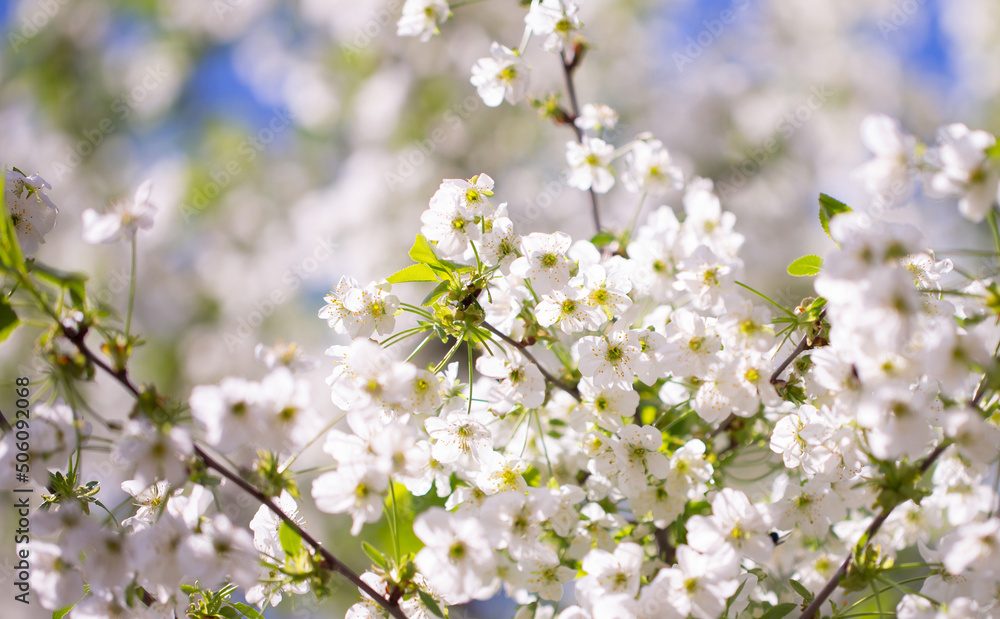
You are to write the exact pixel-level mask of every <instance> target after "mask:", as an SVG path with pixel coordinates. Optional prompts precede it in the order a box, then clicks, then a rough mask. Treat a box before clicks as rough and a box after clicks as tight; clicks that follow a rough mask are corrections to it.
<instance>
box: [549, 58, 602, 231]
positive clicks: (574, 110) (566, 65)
mask: <svg viewBox="0 0 1000 619" xmlns="http://www.w3.org/2000/svg"><path fill="white" fill-rule="evenodd" d="M559 57H560V59H561V60H562V65H563V75H564V76H565V77H566V94H567V96H568V97H569V105H570V118H569V125H570V126H571V127H573V131H574V133H576V141H577V142H579V143H580V144H583V129H581V128H579V127H577V126H576V119H577V118H579V117H580V104H579V103H578V102H577V98H576V86H574V85H573V72H574V71H576V68H577V66H579V62H580V59H581V58H582V57H583V49H582V48H578V49H576V50H575V51H574V53H573V60H568V59H567V58H566V50H562V51H561V52H559ZM589 193H590V214H591V217H593V219H594V227H595V228H596V229H597V230H596V231H597V232H600V231H601V229H602V228H601V216H600V210H599V209H598V206H597V192H596V191H594V188H593V187H591V188H590V190H589Z"/></svg>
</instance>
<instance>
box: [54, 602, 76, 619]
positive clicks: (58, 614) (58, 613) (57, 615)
mask: <svg viewBox="0 0 1000 619" xmlns="http://www.w3.org/2000/svg"><path fill="white" fill-rule="evenodd" d="M73 606H75V605H70V606H67V607H66V608H60V609H59V610H54V611H52V619H62V618H63V617H65V616H66V613H68V612H69V611H71V610H73Z"/></svg>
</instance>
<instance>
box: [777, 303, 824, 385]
mask: <svg viewBox="0 0 1000 619" xmlns="http://www.w3.org/2000/svg"><path fill="white" fill-rule="evenodd" d="M825 315H826V310H825V309H824V310H823V311H822V312H820V313H819V317H818V318H817V319H816V322H815V323H813V325H817V324H819V325H821V324H823V317H824V316H825ZM812 347H813V344H812V343H810V342H809V334H808V333H806V334H805V335H803V336H802V339H801V340H799V344H798V346H796V347H795V350H793V351H792V352H791V354H789V355H788V358H786V359H785V360H784V361H782V362H781V364H780V365H779V366H778V367H777V369H775V370H774V373H773V374H771V384H772V385H773V384H774V383H775V382H777V380H778V377H779V376H781V373H782V372H784V371H785V368H787V367H788V366H789V365H791V364H792V361H795V359H797V358H798V356H799V355H801V354H802V353H804V352H805V351H807V350H809V349H810V348H812Z"/></svg>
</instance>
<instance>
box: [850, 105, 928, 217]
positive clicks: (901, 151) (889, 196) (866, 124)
mask: <svg viewBox="0 0 1000 619" xmlns="http://www.w3.org/2000/svg"><path fill="white" fill-rule="evenodd" d="M861 141H862V142H864V144H865V146H867V147H868V150H870V151H871V152H872V153H873V154H874V155H875V158H874V159H872V160H871V161H869V162H868V163H866V164H864V165H863V166H861V167H859V168H858V169H857V170H855V171H854V178H855V179H856V180H858V181H860V182H861V183H862V184H863V185H864V186H865V190H866V191H867V192H868V193H869V194H871V195H872V197H873V198H874V200H875V204H876V206H879V207H881V208H888V207H891V206H895V205H897V204H900V203H902V202H905V201H906V200H908V199H909V198H910V197H911V196H912V195H913V187H914V184H913V178H912V176H911V169H912V168H913V166H914V157H915V155H916V147H917V141H916V139H915V138H914V137H913V136H912V135H909V134H907V133H904V132H903V130H902V128H901V127H900V124H899V121H898V120H896V119H894V118H890V117H888V116H886V115H884V114H872V115H869V116H866V117H865V119H864V120H862V121H861Z"/></svg>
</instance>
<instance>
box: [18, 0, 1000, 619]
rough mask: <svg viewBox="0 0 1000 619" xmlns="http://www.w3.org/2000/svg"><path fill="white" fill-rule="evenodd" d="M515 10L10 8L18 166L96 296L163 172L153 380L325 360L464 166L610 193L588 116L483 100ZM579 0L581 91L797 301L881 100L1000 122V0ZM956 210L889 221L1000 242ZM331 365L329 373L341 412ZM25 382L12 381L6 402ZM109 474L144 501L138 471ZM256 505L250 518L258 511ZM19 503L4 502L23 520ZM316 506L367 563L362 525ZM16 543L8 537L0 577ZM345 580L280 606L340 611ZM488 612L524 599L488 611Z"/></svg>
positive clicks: (754, 270)
mask: <svg viewBox="0 0 1000 619" xmlns="http://www.w3.org/2000/svg"><path fill="white" fill-rule="evenodd" d="M516 4H517V3H515V2H514V1H513V0H484V1H481V2H476V3H472V4H469V5H467V6H462V7H458V8H455V10H454V17H453V18H452V19H451V20H449V21H448V22H447V23H445V24H444V25H443V27H442V35H441V36H439V37H435V38H433V39H432V40H431V41H430V42H428V43H421V42H419V41H418V40H415V39H411V38H398V37H397V36H396V34H395V22H396V20H397V19H398V17H399V14H400V9H401V6H402V0H384V1H368V2H363V1H357V0H298V1H291V0H289V1H279V0H132V1H125V0H119V1H115V0H23V1H16V0H3V1H0V32H2V33H3V40H2V41H0V45H2V48H0V162H2V163H3V164H4V165H5V166H6V167H10V166H17V167H18V168H19V169H21V170H23V171H24V172H25V173H26V174H31V173H33V172H38V173H40V174H41V175H42V176H43V177H44V178H45V179H46V180H48V181H49V182H50V183H51V184H52V187H53V188H52V190H51V191H50V192H49V193H50V196H51V197H52V199H53V200H54V202H55V203H56V204H57V205H58V206H59V207H60V215H59V220H58V224H57V227H56V230H55V231H54V232H53V233H52V234H50V235H49V237H48V240H47V242H46V244H45V245H44V246H43V247H42V249H41V251H40V252H39V253H38V259H39V260H41V261H43V262H46V263H49V264H53V265H56V266H59V267H62V268H71V269H78V270H84V271H88V272H89V273H90V274H91V279H90V281H89V286H90V289H91V290H93V291H94V292H95V293H96V294H97V295H98V297H99V298H100V299H101V300H103V301H106V302H109V303H111V304H113V305H115V306H117V307H119V308H122V311H123V310H124V305H125V298H126V294H127V282H128V253H127V247H126V246H124V245H108V246H97V247H95V246H88V245H84V244H83V243H82V241H81V240H80V233H81V219H80V215H81V213H82V212H83V211H84V210H85V209H87V208H96V209H98V210H100V209H102V208H104V207H105V206H106V205H108V204H109V203H110V202H112V201H114V200H116V199H122V198H128V197H130V196H131V194H132V193H133V192H134V191H135V188H136V187H137V186H138V185H139V184H140V183H141V182H142V181H143V180H145V179H147V178H152V179H153V181H154V193H153V196H154V198H153V202H154V203H155V204H156V205H157V206H158V208H159V212H158V215H157V219H156V224H155V226H154V228H153V229H152V230H151V231H150V232H148V233H143V234H140V236H139V268H138V290H139V293H138V304H137V308H136V314H135V319H134V325H135V329H136V330H137V331H139V332H141V333H143V334H144V335H145V337H146V340H147V343H146V344H145V345H144V346H143V347H142V348H140V349H139V351H138V352H137V354H136V358H135V360H134V361H135V363H134V366H135V367H134V369H133V374H134V376H135V377H136V378H137V380H139V381H140V382H146V381H153V380H155V382H156V383H157V384H158V386H159V387H160V390H161V391H162V392H165V393H170V394H173V395H174V396H176V397H178V398H184V397H186V394H187V393H188V392H189V391H190V389H191V387H192V386H194V385H197V384H202V383H207V382H214V381H217V380H218V379H220V378H222V377H224V376H227V375H231V374H240V375H245V376H249V377H251V378H259V377H261V376H262V375H263V374H264V372H265V370H264V368H262V367H260V366H259V365H257V364H256V362H255V361H254V358H253V348H254V346H255V345H256V344H257V343H258V342H263V343H266V344H271V343H274V342H275V341H277V340H284V341H295V342H298V343H300V344H301V345H302V346H303V348H304V349H305V351H306V352H307V353H308V354H310V355H313V356H315V357H318V358H322V357H323V351H324V350H325V349H326V348H327V347H328V346H330V345H331V344H335V343H341V342H340V340H339V339H338V336H336V335H335V334H334V333H333V332H332V331H331V330H329V329H328V328H327V326H326V324H325V322H324V321H321V320H318V319H317V318H316V312H317V310H318V309H319V308H320V307H321V306H322V304H323V302H322V297H323V295H324V294H325V293H326V292H327V291H328V290H329V289H330V288H331V287H332V286H333V285H334V284H335V283H336V282H337V280H338V279H339V278H340V277H341V276H342V275H345V274H348V275H352V276H354V277H356V278H357V279H358V280H359V281H362V282H366V281H371V280H374V279H380V278H382V277H385V276H387V275H388V274H390V273H391V272H393V271H394V270H396V269H398V268H400V267H402V266H405V264H406V263H407V259H406V249H407V248H408V247H409V244H410V243H411V241H412V238H413V236H414V234H415V233H416V232H417V231H418V229H419V225H420V224H419V217H420V213H421V212H422V211H423V210H424V209H425V208H426V204H427V200H428V198H429V197H430V195H431V194H432V193H433V191H434V189H435V188H436V187H437V185H438V184H439V183H440V181H441V179H442V178H454V177H463V178H467V177H469V176H472V175H474V174H477V173H479V172H487V173H489V174H490V175H491V176H493V178H494V179H496V181H497V197H498V198H499V199H500V200H504V201H507V202H508V204H509V210H510V212H511V214H512V217H513V219H514V220H515V222H516V224H517V225H518V226H519V229H520V231H521V232H529V231H544V232H551V231H553V230H556V229H561V230H565V231H567V232H569V233H571V234H572V235H574V237H576V236H588V235H590V234H592V233H593V230H592V223H591V221H590V218H589V214H588V208H589V207H588V201H587V197H586V195H585V194H583V193H581V192H578V191H575V190H573V189H570V188H568V187H565V186H564V185H563V184H562V183H561V181H560V180H559V178H560V172H561V170H562V169H563V167H564V158H563V157H564V155H563V150H564V143H565V141H566V140H568V139H571V138H572V133H571V132H570V131H569V130H568V129H567V128H565V127H557V126H551V125H549V124H546V123H545V122H543V121H542V120H540V119H539V118H538V117H537V115H536V114H535V113H534V112H533V111H532V110H531V109H530V108H528V107H527V106H524V105H522V106H519V107H516V108H514V107H511V106H509V105H506V104H505V105H504V106H503V107H501V108H498V109H489V108H486V107H485V106H483V105H482V103H481V101H480V100H479V98H478V97H477V96H476V94H475V90H474V89H473V87H472V86H471V85H470V84H469V75H470V68H471V66H472V65H473V63H474V62H475V61H476V60H477V59H478V58H480V57H482V56H487V55H488V49H489V45H490V43H491V41H493V40H498V41H500V42H502V43H505V44H507V45H509V46H511V47H514V46H516V45H517V43H518V42H519V41H520V39H521V35H522V31H523V21H522V18H523V14H524V9H523V8H520V9H519V8H518V7H517V6H516ZM580 4H581V5H582V6H581V14H580V15H581V18H582V21H583V22H584V24H585V30H584V31H585V33H586V35H587V36H588V37H589V38H590V40H591V42H592V43H593V50H592V51H591V52H590V53H589V54H588V55H587V56H586V58H585V60H584V62H583V63H582V65H581V68H580V70H579V72H578V73H577V80H578V82H577V84H578V86H577V87H578V92H579V95H580V99H581V102H595V103H607V104H609V105H611V106H613V107H614V108H616V109H617V110H618V112H619V113H620V116H621V120H620V126H619V129H618V130H617V132H616V140H615V141H616V143H617V144H618V145H621V144H624V143H625V142H626V141H628V140H629V139H631V138H632V137H634V136H635V135H636V134H638V133H640V132H643V131H651V132H653V133H654V134H655V135H656V136H657V137H658V138H659V139H661V140H662V141H663V142H664V143H665V144H666V146H667V147H668V148H669V149H670V150H671V152H672V153H673V154H674V155H675V157H677V158H678V159H679V161H681V163H682V166H683V168H684V170H685V172H686V173H687V175H688V176H694V175H701V176H708V177H711V178H714V179H715V181H716V183H717V187H718V189H719V191H720V193H721V194H722V197H723V204H724V206H725V207H726V208H727V209H729V210H732V211H734V212H735V213H736V214H737V217H738V228H739V230H740V231H741V232H743V233H744V234H745V235H746V237H747V244H746V246H745V251H744V254H743V256H744V260H745V262H746V264H747V270H746V279H747V282H748V283H749V284H751V285H754V286H755V287H757V288H758V289H762V290H769V291H771V292H772V293H773V294H774V296H775V298H777V299H778V300H780V301H782V302H785V303H795V302H797V301H798V299H799V298H801V297H802V296H805V295H807V294H808V293H809V291H810V290H809V284H808V282H805V281H796V280H794V279H793V278H791V277H788V276H787V275H785V274H784V267H785V265H786V264H787V263H788V262H789V261H790V260H792V259H794V258H795V257H797V256H799V255H802V254H805V253H820V254H822V253H824V252H825V251H826V250H827V249H828V248H829V247H830V243H829V241H828V240H827V239H826V238H825V237H824V236H823V233H822V230H821V228H820V227H819V224H818V223H817V221H816V210H817V204H816V196H817V194H818V192H820V191H822V192H826V193H829V194H832V195H834V196H837V197H839V198H840V199H842V200H844V201H845V202H848V203H849V204H852V205H855V206H857V207H859V208H863V207H865V206H866V205H867V203H868V200H869V199H868V198H867V197H866V196H865V195H864V194H863V192H862V190H861V187H860V186H858V185H857V184H856V183H853V182H852V181H851V177H850V173H851V171H852V170H853V169H854V168H856V167H857V166H858V165H859V164H861V163H862V162H863V161H865V159H866V158H867V156H868V154H867V153H866V151H865V149H864V147H863V145H862V144H861V141H860V138H859V134H858V129H857V128H858V125H859V123H860V121H861V119H862V118H863V117H864V116H865V115H866V114H869V113H872V112H884V113H888V114H890V115H893V116H896V117H899V118H900V119H902V121H903V124H904V126H905V127H907V128H908V129H910V130H911V131H913V132H914V133H915V134H917V135H918V136H920V137H921V138H922V139H924V140H925V141H933V137H934V131H935V129H936V128H937V127H938V126H940V125H941V124H944V123H947V122H953V121H963V122H966V123H967V124H969V125H970V126H972V127H974V128H982V129H987V130H990V131H993V132H997V131H1000V106H998V105H997V104H996V101H997V95H998V91H1000V63H997V62H996V59H997V58H998V57H1000V32H998V30H1000V1H998V0H840V1H838V2H816V1H815V0H697V1H696V0H662V1H659V2H655V1H651V0H617V1H613V0H582V1H581V2H580ZM725 15H732V16H734V18H733V19H729V18H728V17H724V16H725ZM724 19H725V21H723V20H724ZM527 60H528V62H529V64H530V65H531V66H532V69H533V73H532V81H531V86H530V89H529V90H530V92H531V93H532V94H533V95H536V96H542V95H544V94H545V93H547V92H550V91H559V90H561V88H562V82H561V77H560V73H559V71H558V69H559V66H558V61H557V59H556V57H554V56H552V55H550V54H547V53H545V52H543V51H542V50H541V49H540V48H539V47H538V46H537V45H535V46H532V48H531V49H530V52H529V53H528V55H527ZM772 139H773V140H774V143H776V144H777V147H776V148H769V149H768V148H765V144H769V143H770V142H769V140H772ZM666 203H668V204H671V205H673V206H675V207H679V205H680V204H679V200H678V199H669V198H668V199H667V200H666ZM633 206H634V197H632V196H631V195H629V194H626V193H625V192H624V191H623V190H622V189H621V188H620V187H616V188H615V189H614V190H612V192H611V193H610V194H608V195H607V196H604V197H603V199H602V213H603V215H604V219H605V220H606V221H607V222H609V223H610V224H611V225H612V226H613V225H616V224H617V225H619V226H620V225H624V223H625V221H626V220H627V218H628V216H629V215H630V213H631V210H632V208H633ZM654 206H658V205H657V204H654V203H652V201H651V200H650V201H647V209H649V208H652V207H654ZM955 210H956V209H955V207H954V204H953V203H950V202H943V201H940V202H939V201H931V200H924V199H922V198H919V199H918V200H917V202H916V203H915V204H913V205H910V206H907V207H903V208H899V209H895V210H893V211H890V212H888V213H886V214H885V216H886V217H889V218H894V219H901V220H909V221H914V222H917V223H919V224H920V225H921V227H922V228H923V229H924V230H925V231H927V232H929V236H930V237H931V238H930V240H931V242H932V243H933V245H934V246H935V247H938V248H956V247H970V246H982V245H985V240H984V239H980V238H978V236H976V235H977V233H976V232H975V231H974V230H973V228H972V227H971V226H970V225H968V224H966V223H964V222H963V221H961V220H960V218H958V217H957V215H956V213H955ZM969 268H973V269H974V268H980V269H987V268H995V265H975V264H973V265H971V266H970V267H969ZM414 296H415V297H416V298H418V299H419V297H420V295H419V294H416V293H415V294H414ZM276 299H277V300H276ZM33 335H35V334H33V333H32V332H31V331H30V330H29V329H21V330H19V332H17V333H15V335H14V337H12V338H11V339H10V340H8V341H7V342H4V343H3V344H2V345H0V372H2V376H3V381H2V382H3V384H4V385H7V383H8V382H9V381H10V379H12V377H14V376H17V375H24V374H29V375H32V374H33V373H37V371H38V370H37V368H35V367H33V364H32V362H31V350H32V336H33ZM327 370H328V368H327V366H325V365H323V366H321V369H319V370H316V371H314V372H312V373H311V374H310V380H311V381H312V382H313V384H314V391H313V396H314V399H315V401H316V402H317V407H319V408H320V409H321V410H324V411H327V413H328V414H330V415H332V414H333V411H332V406H331V405H330V404H328V401H329V400H328V396H327V391H326V387H325V385H324V384H323V378H324V376H325V375H326V373H327ZM91 393H92V395H93V397H94V398H95V401H96V402H98V403H99V404H100V406H101V407H102V408H103V409H104V410H105V411H106V413H107V415H108V416H111V417H114V416H124V415H125V414H127V411H128V407H129V402H128V399H127V398H126V397H125V396H124V394H122V393H120V391H119V390H117V389H116V388H115V387H114V386H113V385H110V384H108V383H107V382H106V381H103V380H101V381H98V384H97V385H95V386H94V389H92V390H91ZM12 399H13V394H12V393H10V390H6V391H5V392H4V393H3V394H2V396H0V403H3V406H8V405H9V402H11V401H12ZM328 409H329V410H328ZM321 458H322V454H319V455H317V456H315V458H314V459H315V460H320V459H321ZM102 474H103V475H104V476H105V479H104V481H103V483H102V485H103V486H104V487H105V488H106V489H108V492H109V493H111V497H112V499H114V498H116V497H118V498H120V493H119V494H118V495H116V494H115V489H116V488H117V483H118V482H120V478H116V477H115V474H114V472H107V471H105V472H104V473H102ZM304 485H305V487H308V484H307V483H306V484H304ZM112 502H114V501H112ZM307 502H308V500H307ZM240 509H241V510H242V512H241V514H242V516H243V517H244V522H245V521H247V520H249V518H250V517H251V516H252V515H253V512H254V511H255V509H256V508H255V506H251V505H245V506H242V507H240ZM10 516H11V513H10V510H5V509H0V527H2V531H3V532H4V535H5V536H6V535H7V533H8V532H9V531H10V530H11V529H12V527H11V526H9V525H10V520H9V518H10ZM308 517H309V520H310V522H311V525H310V528H311V529H313V530H318V531H321V534H320V537H321V538H325V539H327V540H330V541H331V544H332V545H333V546H335V547H337V546H338V545H341V546H343V547H344V548H345V550H344V551H343V554H344V555H345V556H346V558H347V559H348V562H349V563H352V564H353V565H357V566H362V565H365V564H366V562H365V560H364V559H363V557H362V556H361V554H360V549H359V545H358V543H357V542H356V540H352V539H351V538H350V537H349V535H348V534H347V532H346V530H347V529H346V526H345V524H346V523H347V520H348V519H347V518H346V517H331V516H322V517H321V516H320V515H319V514H316V513H310V514H308ZM371 529H372V532H373V535H374V536H375V537H376V538H377V537H378V535H379V534H380V532H379V531H376V530H375V529H377V527H371ZM338 540H339V542H340V544H338ZM4 548H8V549H9V548H12V545H11V543H10V542H9V540H8V541H5V546H4ZM11 557H12V553H10V552H7V551H4V552H2V553H0V597H2V596H6V595H7V593H6V592H7V591H8V590H11V591H12V589H11V584H10V569H9V567H10V562H11V561H10V559H11ZM348 589H349V588H348V587H343V588H342V591H341V592H340V593H342V594H344V595H343V596H342V599H335V600H334V601H332V602H330V603H329V604H327V605H325V606H323V607H321V608H320V609H316V608H312V607H296V608H284V607H283V608H282V609H280V610H281V611H282V612H274V613H271V615H272V616H275V617H278V616H337V613H338V612H339V613H342V612H343V609H344V608H346V604H349V603H351V602H352V601H353V599H354V593H353V592H352V591H349V590H348ZM11 594H12V593H11ZM4 604H5V606H6V603H4ZM32 610H33V611H34V610H38V611H39V613H40V609H37V608H35V609H32ZM18 612H19V611H18ZM6 613H7V611H6V610H5V611H4V616H9V615H7V614H6ZM487 613H492V614H495V615H496V616H506V615H509V607H502V608H500V609H496V608H494V609H492V610H491V609H486V608H478V609H474V610H472V611H470V615H471V616H483V615H485V614H487ZM24 616H27V617H34V616H38V617H41V616H46V615H45V614H44V613H40V614H32V613H31V612H29V613H28V614H27V615H24Z"/></svg>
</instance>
